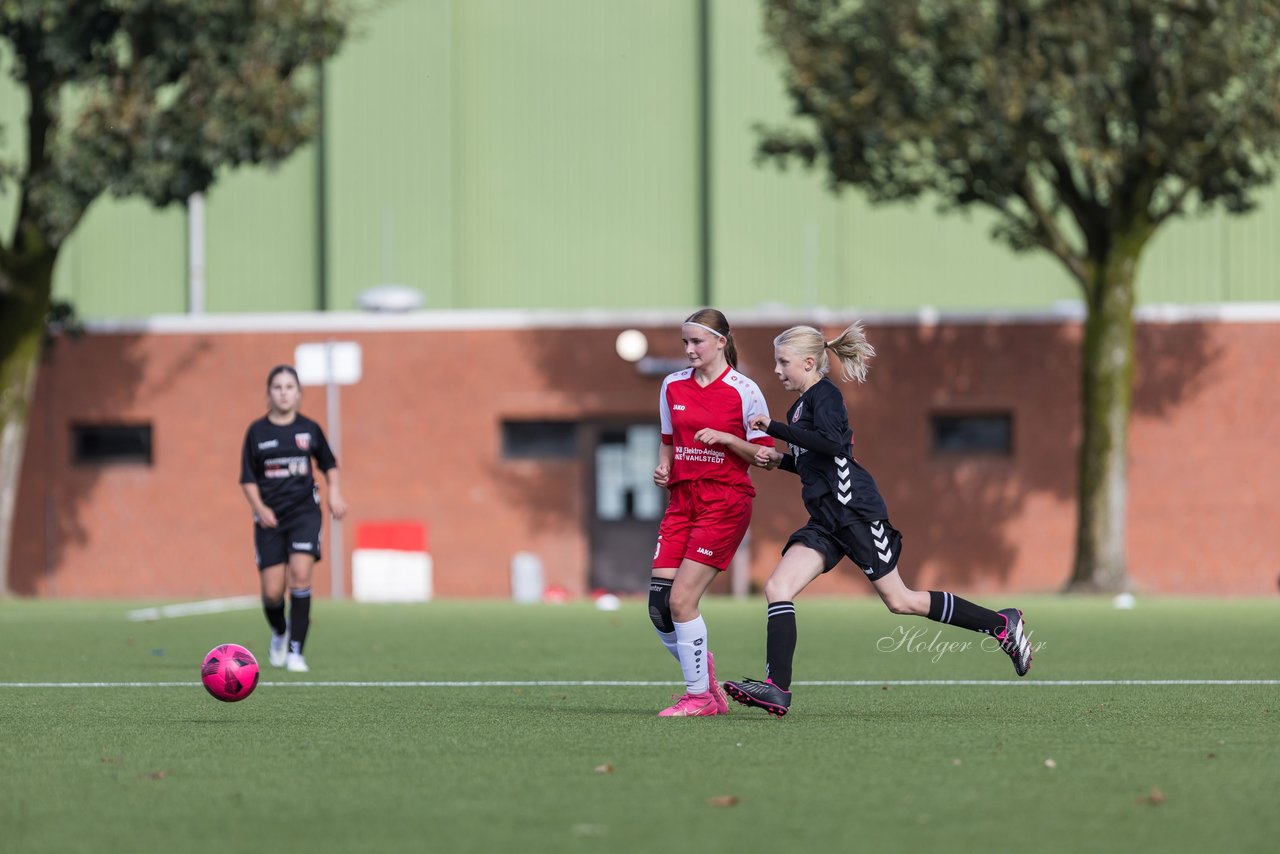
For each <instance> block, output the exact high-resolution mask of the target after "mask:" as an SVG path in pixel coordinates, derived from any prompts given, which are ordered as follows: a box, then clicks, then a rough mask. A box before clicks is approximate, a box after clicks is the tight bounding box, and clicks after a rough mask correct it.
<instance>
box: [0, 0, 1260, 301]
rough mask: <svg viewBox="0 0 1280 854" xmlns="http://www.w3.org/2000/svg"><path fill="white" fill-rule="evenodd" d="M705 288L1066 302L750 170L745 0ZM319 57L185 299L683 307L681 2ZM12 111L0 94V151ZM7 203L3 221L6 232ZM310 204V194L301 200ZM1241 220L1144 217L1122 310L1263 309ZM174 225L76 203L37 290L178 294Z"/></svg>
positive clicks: (7, 95)
mask: <svg viewBox="0 0 1280 854" xmlns="http://www.w3.org/2000/svg"><path fill="white" fill-rule="evenodd" d="M706 3H707V6H706V8H707V10H708V15H707V21H708V24H709V29H708V35H709V40H708V45H709V53H708V56H707V62H708V68H709V76H708V80H707V89H706V93H707V102H708V106H709V113H708V121H707V123H706V127H707V130H708V132H709V138H708V140H707V144H708V148H707V152H708V155H709V157H708V163H709V171H708V173H707V175H706V179H707V180H706V187H707V188H708V189H709V195H708V196H707V197H706V198H707V208H706V215H707V223H708V224H709V229H710V230H709V232H708V235H709V241H708V243H707V246H706V247H705V248H706V251H707V252H708V253H709V255H708V257H707V269H708V270H709V271H710V281H709V287H710V293H711V301H712V302H713V303H714V304H716V305H720V306H724V307H726V308H744V307H757V306H766V305H771V304H777V305H785V306H787V307H791V308H803V307H811V306H824V307H832V308H837V307H860V308H868V309H910V308H916V307H919V306H921V305H932V306H937V307H940V308H1034V307H1041V306H1048V305H1051V304H1052V303H1054V302H1056V301H1059V300H1063V299H1074V298H1076V296H1077V293H1076V289H1075V286H1074V284H1073V283H1072V282H1071V281H1070V280H1069V279H1068V277H1067V276H1066V274H1065V273H1064V272H1063V271H1062V270H1061V268H1060V266H1059V265H1058V264H1057V262H1056V261H1054V260H1053V259H1051V258H1049V257H1047V256H1045V255H1043V254H1036V253H1032V254H1025V255H1013V254H1012V253H1010V252H1009V251H1007V250H1006V249H1005V248H1004V247H1003V246H1001V245H999V244H996V243H994V242H993V241H992V240H991V239H990V237H989V231H990V225H991V218H990V216H989V215H987V214H985V213H983V212H982V211H973V212H972V213H970V214H967V215H951V216H948V217H945V218H942V217H939V215H938V214H937V213H936V212H935V211H934V207H933V205H932V203H930V202H928V201H922V202H920V203H918V204H916V205H915V206H912V207H908V206H888V207H872V206H870V205H869V204H868V203H867V202H866V201H865V199H864V198H862V197H861V196H859V195H857V194H855V193H849V192H846V193H845V194H843V195H842V196H840V197H838V198H837V197H835V196H833V195H831V194H830V193H829V191H828V190H827V188H826V185H825V176H824V175H823V174H822V173H821V172H820V171H819V172H805V171H804V170H802V169H799V168H797V167H792V168H791V169H790V170H788V171H786V172H780V171H778V170H777V169H776V168H775V167H773V166H764V167H762V166H758V165H757V164H755V162H754V160H753V158H754V146H755V134H754V132H753V131H752V129H751V126H752V125H753V124H755V123H757V122H763V123H766V124H778V123H783V122H786V121H787V120H788V116H789V104H788V103H787V100H786V98H785V97H784V95H783V91H782V87H781V84H780V80H779V75H778V73H777V71H776V68H775V67H774V64H773V63H774V60H773V59H772V58H771V57H770V56H769V54H768V53H767V51H766V50H765V46H764V43H763V38H762V35H761V28H760V19H759V4H758V3H757V2H755V1H754V0H706ZM376 7H377V11H376V13H375V14H373V15H372V16H371V17H369V18H368V19H366V20H365V21H363V22H362V23H361V24H360V25H359V27H358V29H357V33H356V34H355V35H354V36H353V37H352V39H351V40H350V41H349V42H348V44H347V45H345V46H344V48H343V51H342V53H341V54H340V56H339V57H338V58H337V59H336V60H335V61H334V62H332V63H331V64H330V65H329V66H328V68H327V69H326V71H325V76H324V83H325V99H324V106H325V134H324V137H323V141H322V143H316V144H312V145H310V146H308V147H307V148H305V149H304V150H302V151H300V152H298V153H297V154H296V155H295V156H294V157H293V158H292V159H291V160H290V161H288V162H287V163H286V164H284V165H283V166H282V167H281V168H279V169H277V170H274V171H271V170H252V171H240V172H235V173H230V174H228V175H226V176H223V178H222V179H221V180H220V182H219V183H218V184H217V185H216V186H215V187H213V188H212V189H211V191H210V192H209V194H208V199H207V242H208V248H207V253H208V257H207V270H206V277H207V285H206V288H207V291H206V307H207V310H208V311H213V312H240V311H298V310H311V309H317V308H329V309H335V310H345V309H350V308H353V307H354V306H355V301H356V297H357V295H358V294H359V293H360V292H361V291H363V290H365V289H366V288H369V287H372V286H374V285H378V284H385V283H396V284H403V285H408V286H410V287H413V288H415V289H417V290H419V291H420V292H421V293H422V294H423V296H424V300H425V304H426V306H427V307H428V308H507V307H552V308H633V307H654V308H671V307H676V308H678V307H687V306H694V305H697V304H698V303H699V302H700V300H701V289H702V286H703V282H702V278H701V276H702V269H703V263H702V262H703V250H704V247H703V246H702V243H701V234H702V225H703V221H702V215H703V209H702V207H701V204H702V196H701V192H702V185H703V180H702V179H703V175H702V173H701V171H700V168H701V162H702V161H701V158H700V148H699V146H700V128H701V124H702V123H701V122H700V116H699V105H700V103H701V95H700V81H699V73H698V72H699V66H700V56H699V49H700V47H699V46H700V40H699V30H698V20H699V16H698V9H699V5H698V0H608V2H600V0H398V2H389V3H385V4H377V6H376ZM24 109H25V107H24V105H23V104H22V103H21V99H20V93H18V92H17V90H16V88H15V87H13V86H12V84H10V85H8V86H5V87H0V120H3V121H4V123H5V124H6V125H7V126H9V131H8V133H7V138H6V140H5V142H4V145H5V146H6V149H7V150H12V149H13V148H14V146H15V141H19V140H20V137H19V134H18V131H19V127H15V126H13V123H14V122H15V121H17V120H20V119H21V116H22V113H23V111H24ZM13 201H14V197H13V194H12V193H9V194H7V195H5V196H3V197H0V203H3V204H4V209H3V210H0V225H4V226H5V227H8V223H10V222H11V221H12V216H13V211H12V202H13ZM322 201H323V208H322V207H321V204H322ZM1259 201H1260V202H1261V207H1260V210H1258V211H1257V212H1255V213H1253V214H1251V215H1249V216H1247V217H1243V218H1240V217H1230V216H1227V215H1225V214H1223V213H1221V212H1215V213H1212V214H1210V215H1209V216H1207V217H1204V218H1199V219H1195V220H1187V221H1179V222H1176V223H1173V224H1171V225H1169V226H1167V227H1166V228H1165V229H1164V230H1162V231H1161V232H1160V233H1159V234H1158V235H1157V237H1156V239H1155V241H1154V243H1153V245H1152V247H1151V248H1150V250H1149V251H1148V252H1147V254H1146V256H1145V257H1144V260H1143V265H1142V268H1141V271H1140V279H1139V298H1140V300H1141V301H1142V302H1144V303H1162V302H1217V301H1231V300H1248V301H1252V300H1274V299H1280V240H1277V239H1276V237H1277V235H1278V229H1280V222H1277V221H1276V217H1277V215H1278V213H1277V212H1280V187H1272V188H1269V189H1268V190H1266V191H1264V192H1263V193H1261V194H1259ZM185 241H186V216H185V212H184V211H183V210H181V209H170V210H166V211H156V210H154V209H152V208H150V207H149V206H148V205H147V204H146V203H144V202H139V201H135V200H124V201H121V200H115V199H102V200H99V201H98V202H97V203H95V204H94V206H93V207H92V208H91V210H90V212H89V214H88V215H87V217H86V218H85V220H84V222H83V223H82V225H81V226H80V228H79V229H78V230H77V232H76V233H75V235H74V236H73V237H72V238H71V239H70V240H69V241H68V244H67V246H66V247H65V250H64V252H63V255H62V257H61V258H60V261H59V266H58V269H57V272H56V277H55V288H56V292H57V294H58V295H59V296H61V297H64V298H70V299H72V300H74V301H75V302H76V303H77V305H78V307H79V309H80V311H81V313H82V315H84V316H86V317H90V318H101V317H121V316H138V315H144V314H151V313H161V312H165V313H167V312H181V311H185V310H186V309H187V293H186V261H187V258H186V242H185Z"/></svg>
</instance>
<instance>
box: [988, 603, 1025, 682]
mask: <svg viewBox="0 0 1280 854" xmlns="http://www.w3.org/2000/svg"><path fill="white" fill-rule="evenodd" d="M996 613H997V614H999V615H1000V616H1002V617H1004V620H1005V627H1004V628H1003V629H999V630H998V631H996V633H995V639H996V640H998V641H999V642H1000V648H1001V649H1003V650H1004V651H1005V653H1006V654H1007V655H1008V656H1009V658H1011V659H1013V669H1014V670H1016V671H1017V673H1018V675H1019V676H1026V675H1027V671H1028V670H1030V669H1031V641H1030V640H1028V639H1027V633H1026V628H1027V624H1026V622H1025V621H1024V620H1023V619H1022V612H1021V611H1019V610H1018V609H1017V608H1005V609H1004V610H1003V611H997V612H996Z"/></svg>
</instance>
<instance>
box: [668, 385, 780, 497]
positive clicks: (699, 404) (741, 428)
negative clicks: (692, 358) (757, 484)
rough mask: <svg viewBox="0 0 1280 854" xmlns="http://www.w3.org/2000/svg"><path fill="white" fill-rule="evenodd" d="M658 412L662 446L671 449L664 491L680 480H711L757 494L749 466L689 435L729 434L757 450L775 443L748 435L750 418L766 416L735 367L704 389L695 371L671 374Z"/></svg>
mask: <svg viewBox="0 0 1280 854" xmlns="http://www.w3.org/2000/svg"><path fill="white" fill-rule="evenodd" d="M658 411H659V413H660V414H661V416H662V444H664V445H674V450H675V455H674V460H673V461H672V464H671V477H670V479H669V480H668V481H667V483H668V486H670V485H672V484H676V483H679V482H680V481H684V480H714V481H719V482H720V483H727V484H730V485H733V486H737V487H739V488H742V489H745V490H746V491H747V492H749V493H750V494H751V495H755V488H754V487H753V486H752V485H751V477H750V475H748V474H747V468H748V463H747V461H746V460H744V459H742V458H741V457H739V456H738V455H737V454H735V453H733V452H732V451H730V450H729V449H728V448H726V447H724V446H723V445H715V446H711V445H706V444H703V443H702V442H699V441H698V440H696V439H694V438H693V436H694V434H695V433H697V432H698V431H699V430H701V429H703V428H704V427H710V428H712V429H713V430H721V431H723V432H725V433H732V434H733V435H734V436H737V437H738V438H740V439H743V438H745V439H746V440H747V441H748V442H752V443H754V444H757V445H766V446H768V447H773V439H772V438H771V437H770V436H769V435H768V434H767V433H764V432H763V431H761V430H751V429H749V428H748V427H747V421H748V419H750V418H751V417H752V416H753V415H766V416H767V415H768V414H769V409H768V407H767V406H765V403H764V395H762V394H761V393H760V387H759V386H757V385H756V384H755V383H754V382H752V381H751V380H750V379H748V378H747V377H745V376H743V375H742V374H740V373H738V372H737V371H735V370H734V369H733V368H725V370H724V373H722V374H721V375H720V376H718V377H716V379H715V380H714V381H713V382H711V383H710V384H708V385H707V386H706V387H705V388H704V387H703V386H700V385H698V381H697V380H696V379H694V376H693V368H685V369H684V370H682V371H676V372H675V373H674V374H670V375H669V376H668V377H667V378H666V379H665V380H663V382H662V395H661V397H660V399H659V404H658Z"/></svg>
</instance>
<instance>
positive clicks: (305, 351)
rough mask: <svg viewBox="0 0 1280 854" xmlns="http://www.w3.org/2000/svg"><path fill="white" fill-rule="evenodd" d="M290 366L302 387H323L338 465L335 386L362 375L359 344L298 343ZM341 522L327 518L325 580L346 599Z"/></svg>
mask: <svg viewBox="0 0 1280 854" xmlns="http://www.w3.org/2000/svg"><path fill="white" fill-rule="evenodd" d="M293 365H294V367H295V368H297V369H298V379H299V380H300V381H301V382H302V384H303V385H304V386H308V385H320V384H321V383H323V384H324V386H325V411H326V414H325V422H326V423H325V430H326V432H327V433H328V436H329V447H330V449H332V451H333V455H334V456H335V457H337V459H338V463H339V465H341V463H342V410H341V407H340V405H339V403H340V401H339V399H338V387H339V386H344V385H355V384H356V383H358V382H360V376H361V372H362V366H361V351H360V345H359V344H357V343H356V342H354V341H334V340H332V339H330V340H328V341H325V342H324V343H320V344H299V345H298V348H297V350H296V351H294V360H293ZM343 524H344V523H343V521H342V520H341V519H334V518H332V517H330V519H329V578H330V588H331V592H330V596H331V597H332V598H334V599H345V598H346V577H347V570H346V561H345V558H344V556H343V553H342V528H343Z"/></svg>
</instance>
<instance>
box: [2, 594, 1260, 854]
mask: <svg viewBox="0 0 1280 854" xmlns="http://www.w3.org/2000/svg"><path fill="white" fill-rule="evenodd" d="M139 604H143V603H139ZM990 604H993V605H995V606H997V607H1001V606H1004V605H1008V604H1010V603H1009V602H1004V601H1001V602H992V603H990ZM1017 604H1018V605H1019V606H1020V607H1022V608H1023V609H1024V610H1025V611H1026V615H1027V620H1028V626H1029V628H1030V629H1031V630H1032V640H1033V641H1034V642H1036V643H1037V644H1039V649H1038V651H1037V653H1036V659H1035V665H1034V667H1033V668H1032V671H1031V674H1030V675H1029V676H1027V677H1026V678H1025V679H1022V680H1018V679H1017V678H1016V677H1015V675H1014V673H1013V668H1012V667H1011V666H1010V663H1009V661H1008V658H1007V657H1006V656H1004V655H1003V654H1001V653H999V652H994V651H991V649H990V641H989V640H987V641H986V643H983V640H984V639H983V638H982V637H981V636H979V635H976V634H972V633H969V632H965V631H963V630H959V629H956V628H953V627H941V626H938V625H937V624H934V623H929V622H927V621H925V620H922V619H919V618H907V617H899V616H895V615H892V614H890V613H888V612H887V611H885V609H884V607H883V606H882V605H880V604H879V602H878V601H874V600H869V599H821V598H814V599H808V600H803V601H801V602H800V603H799V605H798V617H799V629H800V646H799V649H798V651H797V656H796V673H795V679H796V684H795V686H794V691H795V698H794V700H793V704H792V713H791V714H789V715H788V716H787V717H786V718H783V719H780V720H779V719H775V718H772V717H769V716H767V715H765V714H764V713H763V712H760V711H758V710H748V709H743V708H740V707H737V706H735V707H734V713H733V714H731V715H729V716H727V717H717V718H703V719H659V718H657V717H656V712H657V711H658V710H659V709H661V708H662V707H663V706H665V705H668V704H669V702H670V700H669V698H670V696H671V695H672V694H673V693H678V692H679V691H680V689H681V685H680V684H679V683H678V668H677V666H676V664H675V662H674V660H672V659H671V658H670V656H669V655H668V654H667V653H666V652H665V650H663V649H662V647H661V646H660V645H659V643H658V641H657V638H656V637H655V636H654V634H653V629H652V626H651V625H650V623H649V620H648V615H647V605H646V603H645V602H643V601H640V600H633V601H626V602H624V604H623V607H622V609H621V610H619V611H617V612H602V611H597V610H596V609H594V608H593V607H591V606H590V605H589V604H571V605H564V606H541V605H538V606H519V605H514V604H510V603H503V602H433V603H428V604H426V605H421V606H369V605H357V604H353V603H331V602H326V601H318V602H317V603H316V604H315V607H314V609H313V614H314V620H313V626H312V635H311V639H310V640H309V642H308V648H307V658H308V661H309V662H310V663H311V668H312V669H311V672H310V673H309V674H288V673H285V672H283V671H280V670H275V669H272V668H268V667H266V666H265V665H266V661H265V657H266V656H265V653H266V643H265V637H266V629H265V622H264V621H263V619H262V616H261V614H260V613H258V612H256V611H236V612H229V613H223V614H211V615H203V616H190V617H181V618H172V619H160V620H155V621H150V622H131V621H129V620H128V619H126V614H127V612H128V611H129V610H130V609H131V608H133V607H136V606H135V605H133V604H130V603H114V602H113V603H102V602H94V603H87V602H85V603H82V602H48V601H12V600H10V601H3V602H0V637H3V639H4V641H5V642H4V644H3V645H2V646H0V685H2V687H0V834H2V836H0V839H2V841H3V849H4V850H5V851H6V852H14V854H18V853H19V852H45V851H47V852H69V851H93V852H101V851H160V850H169V849H172V850H179V851H183V852H193V854H194V853H195V852H227V851H248V850H254V851H268V852H271V851H274V852H292V851H300V852H301V851H305V852H309V854H323V852H347V851H370V852H392V851H424V850H431V851H441V852H444V851H508V850H509V851H517V850H519V851H533V852H541V851H548V852H551V851H555V852H576V851H609V852H619V854H620V853H621V852H631V851H636V852H640V851H665V850H672V851H686V850H687V851H755V850H777V851H779V852H800V851H853V850H866V851H894V850H912V851H951V852H954V851H976V850H980V849H982V850H985V849H989V848H995V847H997V846H1012V847H1015V848H1017V849H1020V850H1025V851H1200V850H1205V849H1210V850H1213V849H1222V850H1233V851H1263V850H1266V851H1270V850H1272V848H1273V845H1274V841H1275V839H1276V838H1277V837H1280V818H1278V816H1277V810H1276V808H1275V798H1276V793H1277V792H1278V791H1280V685H1276V684H1265V685H1248V684H1235V685H1222V684H1218V685H1185V684H1093V685H1079V684H1055V683H1059V682H1063V683H1074V682H1079V681H1092V682H1097V681H1099V680H1116V681H1123V680H1137V681H1147V680H1182V679H1188V680H1271V681H1274V680H1276V679H1277V678H1280V667H1278V666H1277V664H1278V663H1280V632H1277V631H1276V628H1275V627H1276V625H1277V617H1278V616H1280V604H1278V603H1277V602H1275V601H1270V600H1265V601H1264V600H1247V601H1244V600H1236V601H1221V600H1214V601H1208V600H1146V599H1143V600H1140V601H1139V602H1138V606H1137V607H1136V608H1135V609H1133V610H1128V611H1118V610H1116V609H1114V608H1113V607H1111V603H1110V601H1109V600H1107V599H1072V598H1059V597H1038V598H1029V599H1026V600H1024V601H1019V602H1017ZM704 605H705V607H704V609H703V613H704V615H705V616H706V619H707V624H708V626H709V629H710V640H711V647H712V649H713V650H714V651H715V653H716V658H717V667H718V670H719V675H720V677H721V678H722V679H731V678H738V677H740V676H752V677H756V678H763V672H762V671H763V655H764V606H763V603H762V602H761V601H760V600H748V601H745V602H741V601H732V600H728V599H712V600H709V601H707V602H705V603H704ZM227 641H231V642H236V643H242V644H244V645H246V646H248V647H249V648H250V649H252V650H253V651H254V652H255V653H256V654H257V655H258V656H259V658H260V659H261V660H262V663H263V665H264V668H263V675H262V678H263V682H262V683H261V684H260V685H259V687H258V689H257V691H256V692H255V693H254V694H253V695H252V696H251V697H249V698H248V699H246V700H244V701H243V702H240V703H236V704H224V703H219V702H217V701H215V700H214V699H212V698H211V697H209V696H208V695H207V694H206V693H205V692H204V690H203V688H201V687H200V684H199V665H200V662H201V660H202V658H203V656H204V653H205V652H206V651H208V649H209V648H211V647H212V646H214V645H216V644H217V643H221V642H227ZM972 680H977V681H979V682H981V683H983V684H976V685H972V684H903V683H909V682H922V681H928V682H936V683H942V682H946V681H958V682H961V683H964V682H966V681H972ZM561 681H563V682H602V681H603V682H626V681H635V682H641V683H644V682H660V683H662V684H649V685H646V684H640V685H599V684H596V685H590V684H588V685H557V684H550V685H547V684H541V685H539V684H522V685H511V684H507V685H485V684H470V685H461V686H442V685H384V686H377V685H368V684H366V685H344V684H315V683H343V682H362V683H377V682H432V683H438V682H467V683H486V682H508V683H509V682H524V683H538V682H561ZM833 681H836V682H839V681H843V682H857V683H860V684H855V685H824V684H806V683H821V682H833ZM31 682H40V683H73V682H74V683H114V684H111V685H108V686H106V687H99V686H85V687H66V686H65V684H60V685H57V686H48V687H34V686H30V687H20V686H18V685H17V684H16V683H31ZM126 682H128V683H141V684H138V685H132V686H126V685H123V684H120V683H126ZM174 683H177V684H174Z"/></svg>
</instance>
